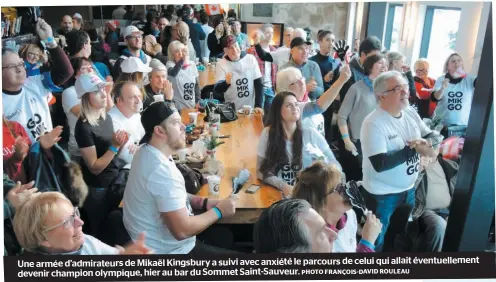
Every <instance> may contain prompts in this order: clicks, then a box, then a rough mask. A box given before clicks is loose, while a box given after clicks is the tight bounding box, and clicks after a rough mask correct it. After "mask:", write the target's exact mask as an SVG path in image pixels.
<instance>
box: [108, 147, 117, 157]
mask: <svg viewBox="0 0 496 282" xmlns="http://www.w3.org/2000/svg"><path fill="white" fill-rule="evenodd" d="M109 149H110V151H112V152H114V154H116V155H117V153H119V150H118V149H117V148H116V147H114V146H110V147H109Z"/></svg>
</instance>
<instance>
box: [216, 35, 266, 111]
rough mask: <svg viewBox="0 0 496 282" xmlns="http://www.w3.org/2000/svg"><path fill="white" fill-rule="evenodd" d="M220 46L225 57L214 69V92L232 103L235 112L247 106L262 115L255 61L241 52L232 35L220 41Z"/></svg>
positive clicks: (260, 79)
mask: <svg viewBox="0 0 496 282" xmlns="http://www.w3.org/2000/svg"><path fill="white" fill-rule="evenodd" d="M222 46H223V47H224V54H225V56H224V58H222V59H221V60H220V61H219V62H218V63H217V66H216V68H215V80H216V81H217V83H216V84H215V91H216V92H218V93H224V98H225V101H226V102H233V103H234V105H235V106H236V110H240V109H242V108H243V106H244V105H249V106H251V107H254V108H255V112H257V113H263V110H262V101H263V96H262V95H263V90H262V89H263V85H262V80H263V78H262V74H261V73H260V68H259V67H258V63H257V59H255V57H254V56H253V55H250V54H246V52H241V49H240V48H239V45H238V42H236V38H235V37H234V36H233V35H228V36H226V37H225V38H224V39H222Z"/></svg>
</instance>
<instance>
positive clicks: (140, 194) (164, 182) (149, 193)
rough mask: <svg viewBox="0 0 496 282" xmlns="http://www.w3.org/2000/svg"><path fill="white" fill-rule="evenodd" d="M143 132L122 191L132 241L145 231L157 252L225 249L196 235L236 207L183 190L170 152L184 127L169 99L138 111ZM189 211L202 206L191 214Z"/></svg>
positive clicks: (176, 147) (177, 146)
mask: <svg viewBox="0 0 496 282" xmlns="http://www.w3.org/2000/svg"><path fill="white" fill-rule="evenodd" d="M141 123H142V124H143V127H144V129H145V136H144V137H143V139H142V140H141V143H145V144H144V145H143V146H141V147H140V148H139V149H138V152H137V153H136V154H135V155H134V157H133V162H132V166H131V171H130V173H129V178H128V181H127V185H126V189H125V191H124V198H123V202H124V210H123V213H124V226H125V227H126V230H127V231H128V233H129V235H130V236H131V238H132V239H133V240H136V238H137V237H138V235H139V234H140V233H141V232H143V231H145V232H146V235H147V242H146V244H147V246H149V247H150V248H152V249H153V250H154V251H155V253H157V254H190V253H191V254H197V253H211V252H218V253H220V252H228V250H223V249H220V248H215V247H213V246H208V245H206V244H204V243H202V242H200V241H197V240H196V235H198V234H199V233H201V232H202V231H204V230H205V229H206V228H208V227H210V226H211V225H212V224H214V223H216V222H217V221H218V220H219V219H221V218H223V217H228V216H231V215H233V214H234V213H235V211H236V203H235V200H234V199H233V198H227V199H224V200H214V199H207V198H202V197H199V196H195V195H191V194H188V193H187V192H186V187H185V181H184V177H183V175H182V174H181V172H180V171H179V169H178V168H177V167H176V165H175V163H174V161H173V159H172V154H173V153H174V152H175V151H177V150H180V149H183V148H184V147H185V146H186V139H185V137H186V134H185V126H184V124H183V123H182V122H181V116H180V115H179V113H178V112H177V110H176V108H175V107H174V105H173V104H171V103H166V102H155V103H152V104H151V105H150V106H149V107H148V108H147V109H146V110H145V111H144V112H143V113H142V115H141ZM193 209H195V210H205V212H204V213H202V214H200V215H194V214H193Z"/></svg>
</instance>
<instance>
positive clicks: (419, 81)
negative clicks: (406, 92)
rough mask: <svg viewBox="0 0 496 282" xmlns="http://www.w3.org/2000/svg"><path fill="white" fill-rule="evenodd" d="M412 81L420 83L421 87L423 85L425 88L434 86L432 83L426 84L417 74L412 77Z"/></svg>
mask: <svg viewBox="0 0 496 282" xmlns="http://www.w3.org/2000/svg"><path fill="white" fill-rule="evenodd" d="M413 81H415V82H418V83H420V84H422V87H424V88H425V89H432V87H434V85H427V83H426V82H425V81H424V80H423V79H421V78H419V77H417V76H414V77H413Z"/></svg>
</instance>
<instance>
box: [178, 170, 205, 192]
mask: <svg viewBox="0 0 496 282" xmlns="http://www.w3.org/2000/svg"><path fill="white" fill-rule="evenodd" d="M176 167H177V169H179V171H180V172H181V174H182V175H183V177H184V184H185V186H186V192H188V193H189V194H192V195H195V194H196V193H198V191H200V188H201V186H202V185H203V184H205V183H206V181H205V178H204V177H203V175H202V174H201V173H200V171H199V170H198V169H196V168H190V167H189V166H188V165H185V164H179V163H176Z"/></svg>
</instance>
